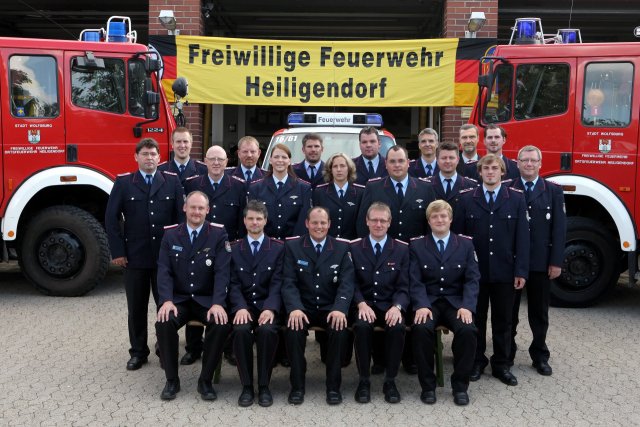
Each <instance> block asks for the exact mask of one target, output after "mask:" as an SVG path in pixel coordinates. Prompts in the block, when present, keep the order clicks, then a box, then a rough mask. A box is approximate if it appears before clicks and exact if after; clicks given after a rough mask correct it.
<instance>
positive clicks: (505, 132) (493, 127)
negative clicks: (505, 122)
mask: <svg viewBox="0 0 640 427" xmlns="http://www.w3.org/2000/svg"><path fill="white" fill-rule="evenodd" d="M490 129H498V130H499V131H500V135H502V137H503V138H506V137H507V131H506V130H504V128H503V127H502V126H498V125H496V124H493V123H491V124H490V125H488V126H487V127H486V128H485V129H484V134H485V135H486V134H487V131H488V130H490Z"/></svg>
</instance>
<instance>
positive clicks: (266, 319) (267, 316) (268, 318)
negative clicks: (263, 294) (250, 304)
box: [258, 310, 275, 325]
mask: <svg viewBox="0 0 640 427" xmlns="http://www.w3.org/2000/svg"><path fill="white" fill-rule="evenodd" d="M274 317H275V314H274V313H273V311H272V310H264V311H263V312H262V313H260V317H258V325H264V324H267V323H269V324H273V319H274Z"/></svg>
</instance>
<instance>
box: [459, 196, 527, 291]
mask: <svg viewBox="0 0 640 427" xmlns="http://www.w3.org/2000/svg"><path fill="white" fill-rule="evenodd" d="M526 209H527V208H526V205H525V203H524V195H523V194H522V192H521V191H519V190H514V189H513V188H509V187H507V186H506V185H502V186H501V187H500V191H499V192H498V195H497V198H496V200H495V205H494V210H493V212H490V211H489V205H488V204H487V200H486V199H485V196H484V192H483V188H482V187H481V186H480V187H476V188H475V189H474V190H472V191H469V192H466V193H465V194H464V195H463V196H462V197H461V198H460V201H459V202H458V205H457V206H456V210H455V212H454V214H453V225H452V227H451V229H452V230H453V231H455V232H456V233H460V234H466V235H468V236H471V237H473V245H474V246H475V248H476V253H477V254H478V260H479V264H480V274H481V276H482V281H483V282H488V283H513V280H514V278H515V277H524V278H525V279H526V278H528V277H529V224H528V222H527V211H526Z"/></svg>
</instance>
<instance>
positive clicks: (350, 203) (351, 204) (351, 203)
mask: <svg viewBox="0 0 640 427" xmlns="http://www.w3.org/2000/svg"><path fill="white" fill-rule="evenodd" d="M347 204H348V205H349V206H355V205H356V204H355V203H353V202H347Z"/></svg>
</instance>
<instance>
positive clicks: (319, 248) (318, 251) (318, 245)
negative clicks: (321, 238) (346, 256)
mask: <svg viewBox="0 0 640 427" xmlns="http://www.w3.org/2000/svg"><path fill="white" fill-rule="evenodd" d="M321 252H322V245H321V244H320V243H318V244H317V245H316V254H318V256H320V253H321Z"/></svg>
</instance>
